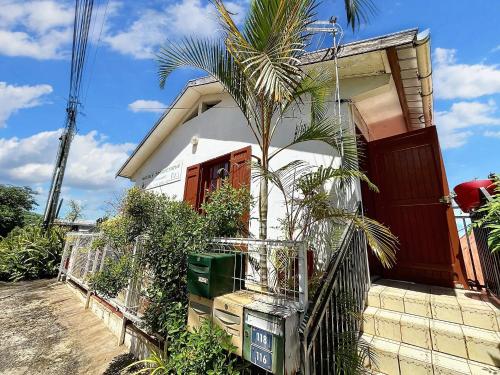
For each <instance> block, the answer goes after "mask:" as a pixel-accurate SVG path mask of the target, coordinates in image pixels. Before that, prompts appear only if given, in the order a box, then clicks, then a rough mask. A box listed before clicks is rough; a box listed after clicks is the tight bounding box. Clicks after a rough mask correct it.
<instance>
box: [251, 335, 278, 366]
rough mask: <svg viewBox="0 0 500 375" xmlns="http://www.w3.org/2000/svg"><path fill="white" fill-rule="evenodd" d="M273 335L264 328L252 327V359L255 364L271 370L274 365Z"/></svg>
mask: <svg viewBox="0 0 500 375" xmlns="http://www.w3.org/2000/svg"><path fill="white" fill-rule="evenodd" d="M272 347H273V335H272V334H271V333H269V332H266V331H263V330H262V329H259V328H256V327H252V339H251V346H250V354H251V357H250V358H251V361H252V363H253V364H255V365H257V366H259V367H262V368H263V369H265V370H268V371H271V369H272V366H273V354H272Z"/></svg>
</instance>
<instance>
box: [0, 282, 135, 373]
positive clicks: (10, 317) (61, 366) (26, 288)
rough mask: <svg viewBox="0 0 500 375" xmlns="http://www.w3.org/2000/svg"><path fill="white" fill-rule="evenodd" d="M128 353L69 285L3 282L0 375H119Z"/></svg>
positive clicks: (0, 303)
mask: <svg viewBox="0 0 500 375" xmlns="http://www.w3.org/2000/svg"><path fill="white" fill-rule="evenodd" d="M126 353H127V351H126V348H125V347H124V346H118V345H117V339H116V337H115V336H114V335H113V334H112V333H111V332H110V331H109V330H108V329H107V328H106V327H105V326H104V324H103V323H102V322H101V321H100V320H99V319H98V318H97V317H96V316H95V315H94V314H92V313H91V312H90V311H86V310H84V308H83V304H82V303H81V302H80V300H78V298H77V297H76V296H75V294H74V293H73V292H72V291H71V290H69V288H68V287H67V286H66V285H64V284H62V283H57V282H55V280H38V281H29V282H19V283H12V284H10V283H1V282H0V374H2V375H3V374H6V375H14V374H16V375H17V374H26V375H28V374H33V375H34V374H37V375H40V374H43V375H52V374H54V375H56V374H57V375H60V374H96V375H98V374H106V375H110V374H118V373H119V371H118V370H116V368H120V367H123V363H127V362H130V360H131V359H130V356H129V355H128V354H126Z"/></svg>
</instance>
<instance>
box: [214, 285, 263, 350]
mask: <svg viewBox="0 0 500 375" xmlns="http://www.w3.org/2000/svg"><path fill="white" fill-rule="evenodd" d="M254 297H255V293H254V292H251V291H248V290H240V291H237V292H234V293H230V294H225V295H223V296H219V297H216V298H215V299H214V308H213V321H214V323H215V324H216V325H218V326H219V327H221V328H222V329H224V330H225V331H226V332H227V333H228V334H230V335H231V342H232V344H233V345H234V346H235V347H236V351H235V354H236V355H238V356H240V357H241V356H243V322H244V320H243V319H244V315H243V310H244V307H245V306H246V305H248V304H249V303H251V302H253V301H254Z"/></svg>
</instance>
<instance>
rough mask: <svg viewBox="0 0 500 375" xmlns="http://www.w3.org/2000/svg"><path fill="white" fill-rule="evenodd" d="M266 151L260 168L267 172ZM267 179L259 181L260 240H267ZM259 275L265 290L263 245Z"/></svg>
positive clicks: (265, 275)
mask: <svg viewBox="0 0 500 375" xmlns="http://www.w3.org/2000/svg"><path fill="white" fill-rule="evenodd" d="M267 157H268V155H267V150H262V168H263V169H264V170H267V168H268V160H267ZM268 206H269V202H268V179H267V177H266V176H263V177H262V178H261V179H260V192H259V238H260V239H261V240H266V239H267V211H268ZM259 274H260V282H261V287H262V288H263V289H264V290H267V288H268V285H267V246H266V245H265V244H263V245H262V246H261V247H260V249H259Z"/></svg>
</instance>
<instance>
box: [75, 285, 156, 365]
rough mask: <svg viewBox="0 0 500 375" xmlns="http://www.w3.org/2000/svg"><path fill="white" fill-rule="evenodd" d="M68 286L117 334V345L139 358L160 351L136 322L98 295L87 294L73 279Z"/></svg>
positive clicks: (83, 303)
mask: <svg viewBox="0 0 500 375" xmlns="http://www.w3.org/2000/svg"><path fill="white" fill-rule="evenodd" d="M65 283H66V286H67V287H68V288H69V289H70V290H71V291H72V292H73V293H75V295H76V296H77V297H78V298H79V299H80V301H81V303H82V305H84V306H85V308H88V309H90V310H91V311H92V312H93V313H94V314H95V315H96V316H97V317H98V318H99V319H100V320H102V321H103V323H104V324H105V325H106V327H107V328H108V329H109V330H110V331H111V332H112V333H113V334H114V335H115V336H116V341H117V345H125V347H126V348H127V349H128V350H129V351H130V353H132V354H133V355H134V356H135V357H137V358H139V359H143V358H146V357H147V356H149V354H150V353H151V351H152V350H155V351H158V347H157V345H156V343H155V342H154V341H153V340H152V338H150V337H149V336H148V335H147V334H146V333H144V332H143V331H142V330H141V329H140V328H138V327H136V326H135V325H134V323H133V322H132V321H130V320H128V319H126V318H124V316H123V314H122V313H121V312H120V311H119V310H117V309H116V308H114V307H113V306H111V305H110V304H109V303H108V302H106V301H105V300H103V299H102V298H99V297H98V296H96V295H90V296H87V291H86V290H85V289H83V288H82V287H81V286H79V285H77V284H75V283H74V282H72V281H66V282H65Z"/></svg>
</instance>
